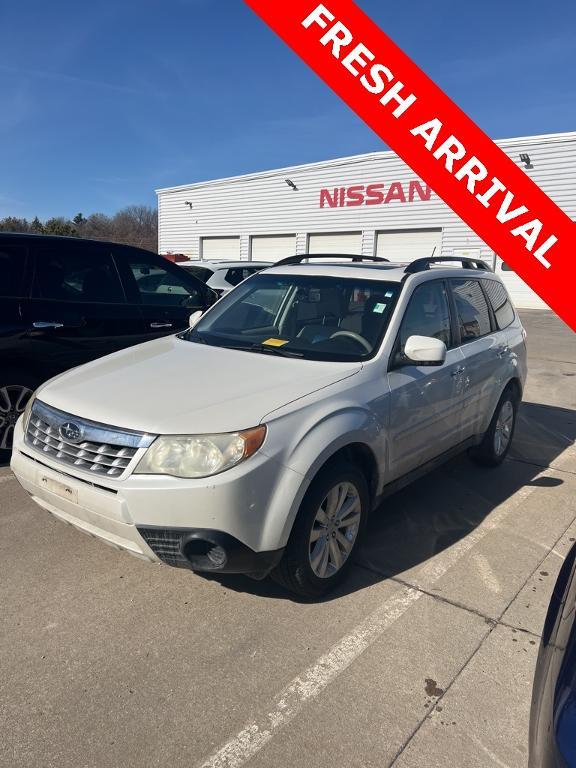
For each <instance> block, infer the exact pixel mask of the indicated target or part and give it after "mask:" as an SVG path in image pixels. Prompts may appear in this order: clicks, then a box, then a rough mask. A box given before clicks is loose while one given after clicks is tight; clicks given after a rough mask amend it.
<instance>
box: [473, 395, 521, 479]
mask: <svg viewBox="0 0 576 768" xmlns="http://www.w3.org/2000/svg"><path fill="white" fill-rule="evenodd" d="M518 404H519V403H518V395H517V394H516V390H515V388H514V387H512V386H508V387H506V389H505V390H504V392H503V393H502V397H501V398H500V400H499V401H498V405H497V406H496V410H495V411H494V415H493V416H492V420H491V422H490V425H489V426H488V429H487V430H486V433H485V434H484V437H483V439H482V442H481V443H480V445H479V446H478V447H477V448H474V449H472V450H471V452H470V456H471V458H472V459H473V460H474V461H475V462H477V463H478V464H483V465H484V466H486V467H497V466H499V465H500V464H502V462H503V461H504V459H505V458H506V456H507V455H508V451H509V450H510V446H511V445H512V439H513V437H514V430H515V428H516V418H517V415H518Z"/></svg>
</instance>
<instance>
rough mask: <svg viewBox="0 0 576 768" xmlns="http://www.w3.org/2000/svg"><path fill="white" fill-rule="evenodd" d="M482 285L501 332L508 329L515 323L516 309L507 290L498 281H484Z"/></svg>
mask: <svg viewBox="0 0 576 768" xmlns="http://www.w3.org/2000/svg"><path fill="white" fill-rule="evenodd" d="M482 285H483V286H484V289H485V291H486V294H487V296H488V300H489V301H490V304H491V305H492V309H493V310H494V316H495V317H496V324H497V326H498V329H499V330H501V331H502V330H503V329H504V328H508V326H509V325H511V324H512V323H513V322H514V317H515V315H514V309H513V307H512V302H511V301H510V298H509V296H508V294H507V293H506V289H505V288H504V286H503V285H502V283H499V282H498V281H497V280H484V281H483V283H482Z"/></svg>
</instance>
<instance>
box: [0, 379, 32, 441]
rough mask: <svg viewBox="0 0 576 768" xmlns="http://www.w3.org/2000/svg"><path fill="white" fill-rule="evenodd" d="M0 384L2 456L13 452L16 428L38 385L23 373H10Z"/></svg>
mask: <svg viewBox="0 0 576 768" xmlns="http://www.w3.org/2000/svg"><path fill="white" fill-rule="evenodd" d="M2 379H3V381H2V382H0V456H2V454H4V455H5V454H6V452H8V451H11V450H12V438H13V437H14V427H15V426H16V422H17V421H18V419H19V418H20V416H21V415H22V414H23V413H24V409H25V408H26V404H27V403H28V400H29V399H30V397H31V396H32V393H33V392H34V390H35V389H36V387H37V385H38V383H37V382H36V381H34V380H33V379H32V378H31V377H29V376H26V375H25V374H22V373H16V372H15V373H10V372H8V374H7V375H4V376H3V377H2Z"/></svg>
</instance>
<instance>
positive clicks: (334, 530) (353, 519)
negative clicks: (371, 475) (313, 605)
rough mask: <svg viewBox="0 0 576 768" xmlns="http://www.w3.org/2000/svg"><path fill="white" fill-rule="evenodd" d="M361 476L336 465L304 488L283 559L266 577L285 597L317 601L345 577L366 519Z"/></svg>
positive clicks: (366, 502)
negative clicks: (292, 596)
mask: <svg viewBox="0 0 576 768" xmlns="http://www.w3.org/2000/svg"><path fill="white" fill-rule="evenodd" d="M369 499H370V494H369V492H368V483H367V482H366V478H365V476H364V475H363V473H362V472H361V471H360V470H359V469H358V468H357V467H356V466H354V465H350V464H344V463H343V462H338V463H335V464H333V465H329V466H328V467H326V469H323V470H321V472H320V473H319V474H318V476H317V477H316V478H315V479H314V480H313V482H312V484H311V485H310V488H309V489H308V491H307V493H306V495H305V497H304V499H303V501H302V504H301V505H300V509H299V511H298V515H297V517H296V521H295V522H294V527H293V528H292V533H291V534H290V538H289V540H288V544H287V546H286V549H285V551H284V556H283V558H282V560H281V561H280V563H279V564H278V565H277V566H276V568H275V569H274V570H273V571H272V573H271V576H272V578H273V579H274V581H276V582H278V583H279V584H281V585H282V586H283V587H285V588H286V589H287V590H289V591H290V592H293V593H294V594H296V595H299V596H301V597H305V598H311V599H314V598H318V597H321V596H322V595H324V594H325V593H326V592H329V591H330V590H331V589H334V587H335V586H336V585H337V584H338V583H339V582H340V581H341V580H342V579H343V578H344V577H345V576H346V573H347V572H348V570H349V568H350V566H351V564H352V556H353V553H354V552H355V550H356V547H357V545H358V541H359V540H360V536H361V533H362V531H363V529H364V526H365V523H366V518H367V516H368V508H369Z"/></svg>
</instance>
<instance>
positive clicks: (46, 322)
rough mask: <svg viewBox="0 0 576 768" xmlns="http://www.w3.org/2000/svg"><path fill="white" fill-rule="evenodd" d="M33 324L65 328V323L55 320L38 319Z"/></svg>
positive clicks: (35, 325)
mask: <svg viewBox="0 0 576 768" xmlns="http://www.w3.org/2000/svg"><path fill="white" fill-rule="evenodd" d="M32 326H33V327H34V328H64V323H58V322H56V321H55V320H36V321H35V322H33V323H32Z"/></svg>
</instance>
